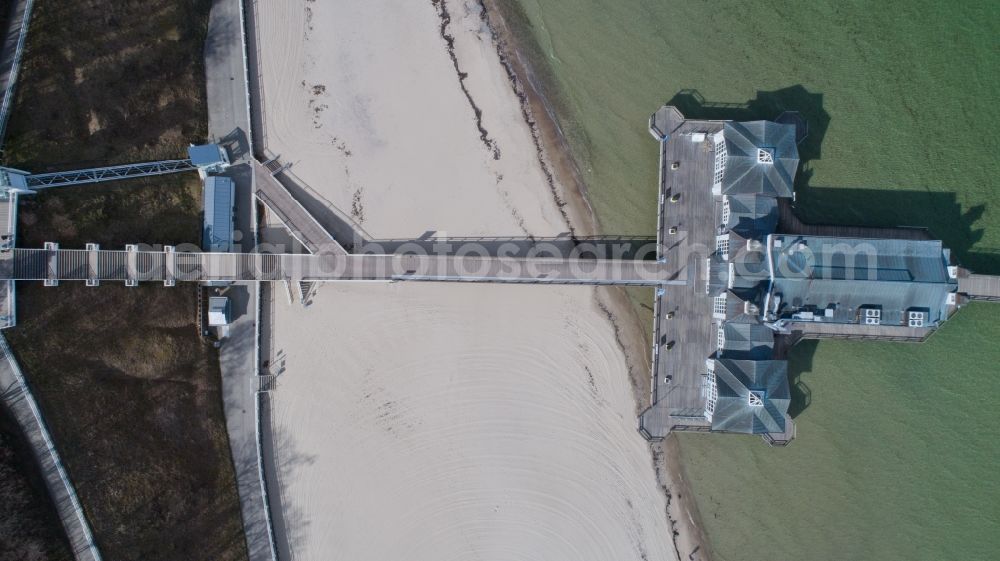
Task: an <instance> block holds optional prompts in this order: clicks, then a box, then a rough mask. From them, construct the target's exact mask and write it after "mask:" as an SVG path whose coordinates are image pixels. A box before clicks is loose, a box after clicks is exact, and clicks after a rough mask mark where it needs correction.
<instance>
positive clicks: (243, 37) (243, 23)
mask: <svg viewBox="0 0 1000 561" xmlns="http://www.w3.org/2000/svg"><path fill="white" fill-rule="evenodd" d="M251 1H253V0H251ZM239 3H240V43H241V45H242V47H243V51H242V55H243V96H244V101H245V104H246V111H247V144H248V146H249V150H250V158H251V159H253V158H254V142H253V110H252V107H251V105H250V59H249V54H248V52H249V51H248V46H247V19H246V2H245V0H239ZM251 175H252V174H251ZM251 181H254V182H255V181H256V179H255V178H253V179H251ZM250 192H251V195H250V200H249V201H248V203H249V204H250V230H251V231H252V232H253V242H254V247H257V246H258V245H259V232H258V230H259V225H258V224H257V209H256V208H255V207H256V198H255V197H254V196H253V193H254V192H256V189H255V188H253V186H252V188H251V189H250ZM255 284H256V286H255V287H254V291H255V298H256V300H257V305H256V306H255V307H254V308H255V309H254V334H253V349H254V351H253V361H254V363H253V376H254V382H255V383H259V382H260V362H261V360H260V359H261V356H260V338H261V329H262V327H261V323H260V318H261V306H263V303H262V301H261V292H262V286H261V283H255ZM261 398H262V396H261V392H260V391H256V392H255V393H254V432H255V435H254V436H255V442H256V445H257V479H258V482H259V484H260V498H261V501H262V502H263V507H264V520H265V522H266V523H267V541H268V547H269V548H270V551H271V559H272V561H278V551H277V548H276V547H275V544H274V523H273V522H272V520H271V505H270V501H269V500H268V497H267V479H266V478H265V475H264V446H263V441H262V434H261V419H260V414H261V411H260V409H261V408H260V400H261Z"/></svg>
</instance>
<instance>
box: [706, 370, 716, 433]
mask: <svg viewBox="0 0 1000 561" xmlns="http://www.w3.org/2000/svg"><path fill="white" fill-rule="evenodd" d="M705 385H706V389H707V392H706V393H707V394H708V395H707V396H706V397H705V420H706V421H711V420H712V417H713V416H715V404H716V402H717V401H719V386H718V382H716V380H715V371H714V370H709V371H708V375H707V376H706V377H705Z"/></svg>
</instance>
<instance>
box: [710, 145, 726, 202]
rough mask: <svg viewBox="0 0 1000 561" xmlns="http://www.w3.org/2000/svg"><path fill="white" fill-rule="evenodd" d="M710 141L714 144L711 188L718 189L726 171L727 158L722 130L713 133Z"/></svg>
mask: <svg viewBox="0 0 1000 561" xmlns="http://www.w3.org/2000/svg"><path fill="white" fill-rule="evenodd" d="M712 141H713V144H714V145H715V167H714V173H713V174H712V188H713V190H718V189H721V188H722V177H723V176H724V175H725V173H726V159H727V158H728V152H727V151H726V137H725V134H723V133H722V131H719V132H717V133H715V135H714V136H713V137H712Z"/></svg>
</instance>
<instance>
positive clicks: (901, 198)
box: [667, 84, 1000, 274]
mask: <svg viewBox="0 0 1000 561" xmlns="http://www.w3.org/2000/svg"><path fill="white" fill-rule="evenodd" d="M667 104H668V105H673V106H675V107H677V108H678V109H679V110H680V111H681V112H682V113H683V114H684V116H685V117H687V118H689V119H711V120H733V121H752V120H760V119H765V120H775V119H777V118H779V117H780V116H781V115H782V114H784V113H786V112H794V113H797V114H798V115H799V116H800V117H801V118H802V120H803V121H804V122H805V124H806V129H807V130H806V133H807V134H806V136H805V138H804V139H803V140H802V141H801V142H800V144H799V171H798V173H797V174H796V178H795V195H796V200H795V202H794V203H793V204H792V209H793V212H794V214H795V216H797V217H798V218H799V219H801V220H802V222H804V223H806V224H809V225H830V227H829V233H827V234H826V235H833V232H834V231H835V228H834V227H835V226H856V227H874V228H896V227H909V228H922V229H926V231H927V237H929V238H931V239H940V240H942V241H943V242H944V245H945V247H948V248H950V249H951V250H952V252H953V255H954V257H955V258H956V260H957V261H958V262H959V263H960V264H961V265H963V266H965V267H966V268H968V269H970V270H973V271H975V272H978V273H983V274H1000V248H983V247H978V246H977V243H978V242H979V241H980V240H981V239H982V238H983V233H984V231H983V228H982V227H977V224H978V223H979V221H980V219H981V218H982V217H983V215H984V213H985V211H986V206H985V205H976V206H972V207H968V208H965V207H963V205H962V204H961V202H960V201H959V200H958V197H957V194H956V193H954V192H945V191H934V190H927V189H915V188H914V189H906V190H900V189H879V188H865V187H837V186H819V185H813V184H812V182H811V180H812V175H813V173H812V169H811V168H810V165H809V164H810V162H811V161H812V160H818V159H821V156H822V144H823V139H824V137H825V136H826V132H827V130H828V129H829V127H830V122H831V120H832V117H831V115H830V114H829V113H827V111H826V109H825V108H824V106H823V94H822V93H817V92H811V91H809V90H807V89H806V88H805V87H804V86H802V85H801V84H799V85H794V86H789V87H786V88H781V89H778V90H773V91H758V92H757V94H756V96H755V97H754V98H753V99H751V100H749V101H744V102H740V103H730V102H721V101H710V100H707V99H705V97H704V96H703V95H702V94H701V93H700V92H699V91H698V90H696V89H685V90H681V91H679V92H677V93H676V94H675V95H674V96H673V97H671V98H670V100H669V101H667Z"/></svg>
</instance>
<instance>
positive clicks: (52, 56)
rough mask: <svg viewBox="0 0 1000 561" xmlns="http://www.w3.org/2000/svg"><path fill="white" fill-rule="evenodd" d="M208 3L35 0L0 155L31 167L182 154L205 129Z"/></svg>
mask: <svg viewBox="0 0 1000 561" xmlns="http://www.w3.org/2000/svg"><path fill="white" fill-rule="evenodd" d="M210 4H211V2H210V0H149V1H142V0H74V1H72V2H63V1H59V0H48V1H44V0H43V1H38V2H35V7H34V10H33V12H32V21H31V32H30V33H29V34H28V42H27V45H26V51H25V57H24V63H23V65H22V69H21V79H20V82H19V84H18V90H17V101H16V111H15V112H14V114H13V116H12V119H11V121H10V128H9V134H8V136H9V138H8V140H7V143H6V146H5V151H6V153H5V160H6V161H7V162H8V163H11V164H16V165H18V166H22V167H25V168H27V169H29V170H31V171H39V170H43V169H67V168H72V167H74V166H77V165H79V164H81V163H83V164H87V165H99V164H105V163H119V162H128V161H138V160H148V159H162V158H171V157H180V156H183V155H184V152H185V147H186V146H187V144H188V142H190V141H191V140H193V139H198V138H202V137H204V136H205V135H206V134H207V119H206V118H204V117H205V107H204V100H205V86H204V72H205V70H204V65H203V57H202V45H203V44H204V36H205V30H206V29H207V23H208V19H207V17H206V14H207V13H208V8H209V6H210Z"/></svg>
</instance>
